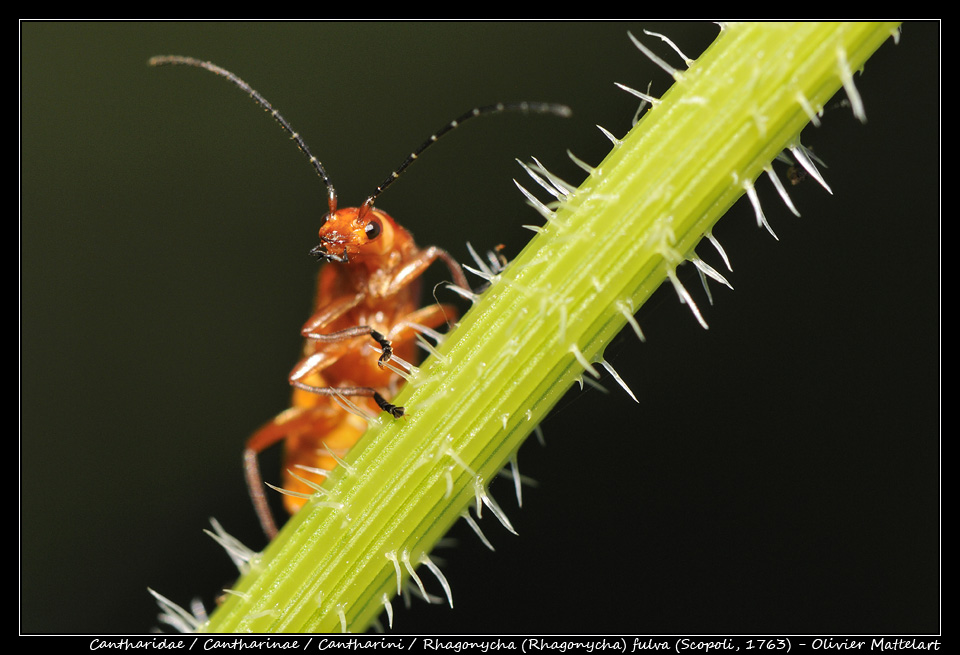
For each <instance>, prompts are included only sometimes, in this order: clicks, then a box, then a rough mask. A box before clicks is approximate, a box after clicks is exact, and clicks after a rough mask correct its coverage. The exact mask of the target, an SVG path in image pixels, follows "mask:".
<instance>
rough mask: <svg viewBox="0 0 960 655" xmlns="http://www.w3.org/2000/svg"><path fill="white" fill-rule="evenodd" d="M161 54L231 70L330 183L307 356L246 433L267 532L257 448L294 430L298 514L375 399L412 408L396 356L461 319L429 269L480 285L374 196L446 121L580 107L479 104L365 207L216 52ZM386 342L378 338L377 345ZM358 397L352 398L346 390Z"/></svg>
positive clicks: (290, 503) (290, 507) (293, 505)
mask: <svg viewBox="0 0 960 655" xmlns="http://www.w3.org/2000/svg"><path fill="white" fill-rule="evenodd" d="M149 64H150V65H151V66H165V65H184V66H192V67H195V68H202V69H205V70H207V71H210V72H211V73H214V74H216V75H219V76H220V77H223V78H226V79H227V80H228V81H230V82H232V83H233V84H234V85H236V86H237V87H239V88H240V89H241V90H243V91H245V92H246V93H247V94H248V95H249V96H250V97H251V98H252V99H253V101H254V102H256V103H257V104H258V105H260V107H262V108H263V109H264V110H266V111H267V112H269V113H270V114H271V116H272V117H273V118H274V120H276V122H277V123H278V124H279V125H280V127H281V129H283V130H284V131H285V132H287V133H288V134H289V135H290V137H291V139H292V140H293V141H294V142H295V143H296V145H297V147H298V148H299V149H300V151H301V152H303V154H304V155H305V156H306V157H307V159H308V160H309V162H310V164H311V165H312V166H313V168H314V170H315V171H316V173H317V175H318V176H319V177H320V179H321V180H322V181H323V183H324V184H325V185H326V189H327V201H328V212H327V214H326V215H325V216H324V220H323V224H322V226H321V227H320V233H319V236H320V243H319V244H318V245H317V246H315V247H314V248H313V249H312V250H311V251H310V253H311V254H312V255H314V256H315V257H316V258H317V259H318V260H320V261H321V262H323V263H324V265H323V266H321V268H320V272H319V276H318V280H317V292H316V297H315V300H314V310H313V314H312V315H311V316H310V318H309V319H308V320H307V322H306V323H305V324H304V326H303V328H302V329H301V331H300V333H301V335H302V336H303V337H304V339H305V341H304V348H303V356H302V358H301V359H300V361H299V362H298V363H297V365H296V366H294V368H293V371H292V372H291V373H290V376H289V383H290V384H291V386H293V387H294V390H293V399H292V403H291V407H290V408H288V409H287V410H285V411H283V412H281V413H280V414H279V415H277V416H276V417H275V418H274V419H272V420H271V421H269V422H268V423H266V424H265V425H264V426H262V427H261V428H260V429H259V430H257V431H256V432H255V433H254V434H253V435H252V436H251V437H250V438H249V439H248V440H247V443H246V448H245V450H244V471H245V474H246V481H247V486H248V488H249V491H250V496H251V498H252V500H253V504H254V508H255V509H256V513H257V517H258V518H259V520H260V524H261V526H262V527H263V530H264V532H265V533H266V535H267V536H268V537H270V538H273V536H274V535H275V534H276V533H277V525H276V522H275V521H274V518H273V514H272V512H271V511H270V508H269V505H268V503H267V498H266V495H265V493H264V490H263V486H264V484H263V480H262V477H261V473H260V466H259V463H258V456H259V454H260V453H261V452H263V451H264V450H265V449H267V448H269V447H270V446H272V445H274V444H275V443H277V442H279V441H284V446H285V449H284V473H283V489H280V491H282V492H284V506H285V508H286V509H287V511H288V512H290V513H291V514H293V513H295V512H296V511H297V510H299V509H300V508H301V507H302V506H303V505H304V504H305V503H306V501H307V498H309V497H310V495H311V494H312V493H313V492H314V490H315V489H317V488H318V485H320V484H322V482H323V480H324V478H325V477H326V475H325V474H326V472H327V471H330V470H332V469H333V468H334V467H336V466H337V463H338V459H339V457H340V455H342V454H344V453H346V452H347V451H348V450H349V449H350V448H351V447H352V446H353V445H354V444H355V443H356V442H357V440H358V439H359V438H360V437H361V436H362V434H363V433H364V431H365V430H366V427H367V425H366V420H365V419H364V418H363V416H362V415H361V414H362V413H363V411H364V410H367V411H370V412H373V413H376V412H379V411H383V412H387V413H389V414H390V415H391V416H393V417H395V418H399V417H401V416H403V412H404V410H403V408H402V407H398V406H396V405H393V404H391V403H390V402H389V400H388V399H389V398H392V397H393V396H394V394H395V393H396V391H397V387H398V386H399V382H400V376H399V375H398V374H397V373H396V372H395V371H393V370H391V367H390V366H389V365H388V364H389V362H390V360H391V359H394V358H397V359H400V360H404V361H406V362H412V361H413V359H414V356H415V351H416V335H417V333H418V331H421V330H431V329H434V328H437V327H439V326H441V325H443V324H444V323H448V322H451V321H453V320H455V319H456V316H457V313H456V310H455V308H454V307H452V306H451V305H447V304H433V305H429V306H427V307H422V308H421V307H419V303H420V301H419V298H420V276H421V275H422V274H423V273H424V271H426V270H427V268H429V267H430V265H431V264H433V263H434V262H436V261H437V260H440V261H442V262H443V263H444V264H445V265H446V267H447V268H448V269H449V272H450V275H451V276H452V278H453V283H454V284H455V285H456V286H458V287H460V288H462V289H469V285H468V283H467V280H466V278H465V276H464V274H463V271H462V270H461V268H460V265H459V264H458V263H457V262H456V260H455V259H454V258H453V257H452V256H451V255H450V254H449V253H447V252H446V251H445V250H442V249H440V248H438V247H436V246H430V247H427V248H422V249H421V248H418V247H417V245H416V244H415V243H414V240H413V237H412V236H411V235H410V233H409V232H407V231H406V230H405V229H403V228H402V227H401V226H400V225H399V224H397V222H396V221H395V220H394V219H393V218H391V217H390V216H389V215H388V214H386V213H385V212H383V211H381V210H379V209H376V208H375V207H374V206H373V203H374V200H375V199H376V198H377V197H378V196H379V195H380V193H382V192H383V190H384V189H386V188H387V187H388V186H389V185H390V184H392V183H393V182H394V181H395V180H396V179H397V178H398V177H399V176H400V174H401V173H402V172H403V171H404V170H405V169H406V168H407V167H408V166H409V165H410V164H412V163H413V162H414V161H415V160H416V159H417V158H418V157H419V156H420V154H421V153H422V152H423V151H424V150H426V149H427V148H428V147H429V146H431V145H433V144H434V143H436V141H437V140H438V139H439V138H440V137H441V136H443V135H444V134H446V133H447V132H449V131H451V130H453V129H455V128H456V127H459V126H460V125H461V124H462V123H463V122H464V121H466V120H469V119H471V118H474V117H476V116H482V115H488V114H498V113H503V112H524V113H547V114H554V115H557V116H569V115H570V109H569V108H568V107H566V106H564V105H557V104H552V103H533V102H529V103H528V102H520V103H509V104H508V103H500V104H495V105H489V106H485V107H479V108H476V109H473V110H471V111H469V112H467V113H466V114H464V115H462V116H460V117H459V118H457V119H456V120H454V121H451V122H450V123H447V124H446V125H445V126H444V127H443V128H441V129H440V130H438V131H437V132H436V133H434V134H433V135H432V136H431V137H430V138H429V139H427V140H426V141H425V142H424V143H423V144H422V145H420V147H419V148H417V149H416V150H415V151H413V152H412V153H410V155H409V156H408V157H407V158H406V159H405V160H404V162H403V163H402V164H401V165H400V166H399V167H398V168H397V169H396V170H395V171H393V172H392V173H391V174H390V175H389V176H388V177H387V178H386V179H385V180H384V181H383V182H382V183H381V184H380V185H379V186H378V187H377V188H376V190H375V191H374V192H373V193H372V194H371V195H370V196H369V197H367V199H366V200H365V201H364V202H363V204H362V205H361V206H359V207H349V208H344V209H338V208H337V193H336V190H335V189H334V186H333V183H332V182H331V180H330V177H329V176H328V175H327V172H326V170H325V169H324V167H323V165H322V164H321V163H320V160H319V159H317V158H316V157H315V156H313V154H312V153H311V152H310V149H309V148H308V147H307V144H306V143H305V142H304V141H303V139H302V138H301V137H300V135H299V133H297V132H296V131H294V130H293V128H292V127H291V126H290V124H289V123H288V122H287V121H286V119H284V118H283V116H281V115H280V113H279V112H278V111H277V110H276V109H274V108H273V106H272V105H271V104H270V103H269V102H267V100H266V99H265V98H264V97H263V96H261V95H260V94H259V93H258V92H257V91H255V90H254V89H253V88H251V87H250V85H248V84H247V83H246V82H244V81H243V80H241V79H240V78H239V77H237V76H236V75H234V74H233V73H231V72H230V71H228V70H226V69H224V68H221V67H220V66H217V65H215V64H213V63H210V62H208V61H202V60H199V59H194V58H192V57H181V56H159V57H153V58H152V59H150V61H149ZM374 344H376V345H377V346H378V347H379V350H377V349H375V348H373V347H372V346H373V345H374ZM347 397H350V398H354V399H355V400H356V405H357V406H356V408H354V409H348V408H347V406H346V404H345V403H344V402H342V401H341V400H340V399H341V398H344V399H345V398H347Z"/></svg>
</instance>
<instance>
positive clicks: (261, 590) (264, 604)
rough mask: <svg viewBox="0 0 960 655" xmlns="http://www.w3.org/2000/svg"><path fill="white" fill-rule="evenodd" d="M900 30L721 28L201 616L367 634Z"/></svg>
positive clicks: (234, 625) (230, 624) (221, 627)
mask: <svg viewBox="0 0 960 655" xmlns="http://www.w3.org/2000/svg"><path fill="white" fill-rule="evenodd" d="M895 30H896V24H892V23H838V24H823V23H801V24H787V23H764V24H743V25H728V26H725V28H724V30H723V31H722V32H721V34H720V36H719V37H718V38H717V40H716V41H715V43H714V44H713V45H712V46H711V47H710V48H708V50H707V51H706V52H705V53H704V54H703V55H702V56H701V57H700V58H699V59H698V60H697V61H696V62H695V63H694V64H692V65H691V66H690V68H689V69H687V70H684V71H681V72H678V73H677V74H676V76H675V77H676V78H677V83H676V84H675V85H674V86H673V87H672V88H671V89H670V90H669V91H668V92H667V93H666V94H664V96H663V97H662V98H661V99H660V101H659V102H657V103H656V104H654V105H653V106H652V108H651V109H650V110H649V111H648V112H647V113H646V115H645V116H644V117H643V118H642V119H641V120H640V121H639V123H638V124H637V126H636V127H635V128H634V129H633V130H631V132H630V133H629V134H628V135H627V136H626V137H625V138H624V139H623V140H622V142H618V143H616V145H615V146H614V148H613V151H612V152H611V153H610V155H609V156H608V157H607V158H606V159H605V160H604V161H603V162H602V163H601V164H600V165H599V166H598V167H597V168H595V169H594V170H593V172H592V173H591V174H590V175H589V176H588V178H587V180H586V181H585V182H584V183H583V185H581V187H580V188H579V189H577V190H576V191H574V192H570V193H569V194H564V193H559V192H558V195H559V196H560V198H559V202H558V203H556V209H555V211H553V210H548V209H547V208H546V207H543V208H542V209H543V213H544V214H545V216H546V217H547V218H548V220H547V223H546V225H545V226H544V227H543V228H542V230H541V231H540V232H539V234H537V236H536V237H535V238H534V239H533V240H532V241H531V243H530V244H529V246H528V247H527V248H526V249H524V251H523V252H522V253H521V254H520V255H519V256H518V257H517V259H516V260H514V261H513V262H512V263H511V264H510V265H509V267H507V269H506V270H505V271H503V272H501V273H500V274H499V275H497V276H496V277H495V278H494V280H493V281H492V284H491V285H490V288H489V289H488V290H487V291H486V292H485V293H484V294H483V295H482V297H481V299H480V300H479V301H478V302H477V303H476V305H475V306H474V308H473V309H472V310H471V311H470V312H469V313H468V314H467V316H465V317H464V319H463V321H462V322H461V324H460V326H459V327H458V329H457V330H456V331H455V332H453V333H452V334H451V335H450V336H449V338H448V339H447V340H446V342H445V343H443V344H442V345H441V346H440V347H439V349H438V350H439V353H438V355H437V356H433V357H431V358H430V359H428V360H427V361H426V362H425V363H424V365H423V366H422V367H421V368H420V370H419V371H418V372H416V374H415V375H414V376H413V379H412V380H411V382H410V383H409V384H408V385H407V386H406V388H405V389H404V391H403V392H402V393H401V394H400V396H399V397H398V398H397V400H396V402H397V403H399V404H402V405H404V406H405V407H406V408H407V416H406V418H405V419H403V420H392V419H387V420H384V419H381V420H380V423H379V424H373V425H371V428H370V430H368V433H367V434H366V435H365V436H364V438H363V440H362V441H361V442H360V444H358V446H357V447H356V448H355V449H354V450H353V451H352V452H351V453H350V455H349V457H348V458H347V460H346V465H344V466H340V467H338V468H337V469H336V471H335V472H334V473H333V474H332V475H331V477H330V479H329V480H328V482H327V484H326V485H324V491H323V493H322V494H318V496H317V498H316V500H315V501H313V502H311V503H309V504H308V505H307V506H306V507H305V508H304V509H303V510H301V511H300V512H299V513H298V514H297V515H295V516H294V517H293V518H292V519H291V520H290V521H289V522H288V524H287V526H286V527H285V528H284V529H283V530H282V531H281V533H280V535H279V536H278V538H277V539H276V540H275V541H274V542H273V543H271V544H270V546H269V547H268V548H267V549H266V550H265V551H264V552H263V553H262V555H258V556H256V557H254V558H253V559H252V560H251V561H250V563H249V569H250V570H249V572H248V573H247V574H246V575H244V576H243V578H242V579H241V580H240V582H239V583H238V584H237V586H236V592H237V595H231V596H229V597H228V598H227V600H226V601H225V602H224V603H223V605H221V606H220V608H219V609H218V610H217V611H216V612H215V613H214V615H213V616H212V617H211V619H210V621H209V623H208V624H206V625H205V626H203V629H205V630H207V631H211V632H229V631H256V632H269V631H289V632H297V631H324V632H334V631H340V630H341V629H343V628H346V629H348V630H350V631H362V630H365V629H366V628H367V627H368V626H369V625H370V623H371V622H372V621H373V620H374V619H376V618H377V617H378V616H379V615H381V614H382V613H383V611H384V599H385V598H392V597H393V596H394V595H395V594H396V593H397V589H398V584H399V582H398V576H399V577H400V578H402V579H403V580H404V584H405V583H406V582H405V581H406V580H408V579H409V578H411V571H412V570H413V569H415V568H417V567H418V565H419V564H420V563H421V562H425V561H426V560H423V559H422V558H424V557H425V556H426V554H427V553H429V552H430V551H431V550H432V549H433V547H434V545H435V544H436V543H437V541H438V540H439V539H440V538H441V537H443V536H444V535H445V534H446V532H447V531H448V530H449V528H450V527H451V525H452V524H453V523H454V522H455V521H457V520H458V519H459V518H460V517H461V516H462V514H463V513H464V512H465V511H466V510H467V508H468V507H469V506H471V505H474V506H475V508H476V509H475V511H477V512H479V511H480V510H481V509H484V510H486V511H488V512H492V513H495V514H498V513H499V508H498V507H497V505H496V503H495V502H494V501H493V499H492V498H491V497H490V496H489V495H488V493H487V491H486V483H487V481H489V480H490V479H491V478H492V477H493V476H494V475H496V473H497V472H498V471H499V470H500V469H502V468H503V467H504V466H505V464H506V463H507V462H508V461H509V460H510V457H511V456H512V455H513V454H514V453H516V451H517V449H518V448H519V447H520V445H521V444H522V442H523V441H524V439H525V438H526V437H527V436H528V434H529V433H530V432H531V430H532V429H533V428H534V426H536V425H537V423H538V422H539V421H540V420H541V419H542V418H543V417H544V416H545V415H546V414H547V412H549V411H550V409H551V407H553V405H554V404H555V403H556V402H557V400H558V399H559V398H560V397H561V395H562V394H563V393H564V392H565V391H566V390H567V389H568V388H569V387H570V385H571V384H573V383H574V382H575V381H576V380H577V378H579V377H581V376H583V375H591V374H594V373H595V372H596V365H597V364H598V363H602V361H603V359H602V358H603V350H604V348H605V346H606V344H608V343H609V342H610V340H611V339H612V338H613V337H614V336H615V335H616V334H617V333H618V332H619V331H620V330H621V329H623V327H624V326H625V325H626V324H627V322H628V320H629V317H632V315H633V313H634V312H635V311H636V310H637V309H638V308H639V307H640V306H641V305H642V304H643V303H644V302H645V301H646V299H647V298H649V296H650V295H651V294H652V293H653V292H654V290H656V289H657V287H659V286H660V284H661V283H663V282H664V281H665V280H670V281H671V282H672V283H673V284H674V286H676V287H677V290H678V293H681V297H683V294H684V290H683V288H682V286H679V282H678V281H677V278H676V275H675V271H676V268H677V266H679V265H680V264H682V263H684V262H685V261H688V260H691V259H695V257H696V256H695V254H694V249H695V247H696V246H697V244H698V243H699V242H700V240H701V239H702V238H703V237H704V236H705V235H708V234H709V233H710V230H711V228H712V226H713V225H714V223H715V222H716V221H717V220H718V219H719V218H720V216H722V215H723V214H724V213H725V212H726V210H727V209H728V208H729V207H730V206H731V205H732V204H733V203H734V202H735V201H736V200H737V199H738V198H739V197H740V196H741V195H743V194H744V193H745V192H748V193H751V194H752V185H753V183H754V181H755V180H756V179H757V178H758V177H759V176H760V175H761V174H762V173H763V172H764V171H765V170H770V171H772V169H770V168H769V167H770V163H771V161H772V160H773V158H774V157H776V156H777V155H778V154H779V153H780V152H781V151H783V150H784V149H785V148H787V147H790V146H791V145H794V144H796V143H797V141H796V139H797V138H798V135H799V133H800V130H801V129H802V128H803V127H804V126H805V125H806V124H807V123H808V122H809V121H810V119H811V115H812V112H816V111H818V110H820V109H821V108H822V107H823V105H824V104H825V103H826V102H827V101H828V100H829V99H830V98H831V97H832V96H833V95H834V94H835V93H836V91H837V90H838V89H839V88H841V86H846V87H847V90H848V96H850V95H851V94H852V93H853V90H852V89H853V87H852V77H851V76H850V71H856V70H857V69H859V68H860V67H861V66H862V65H863V63H864V62H865V61H866V59H867V58H868V57H869V56H870V55H871V54H872V53H873V52H874V51H875V50H876V49H877V48H878V47H879V46H880V44H881V43H883V42H884V41H885V40H886V39H887V38H888V37H890V35H891V34H892V33H893V32H894V31H895ZM647 40H648V41H650V40H651V39H650V38H649V37H647ZM851 104H852V106H853V107H854V108H855V109H856V107H857V102H856V97H855V93H854V94H853V96H851ZM761 217H762V215H761V214H760V213H759V209H758V222H761V221H762V218H761ZM686 298H687V302H688V304H689V305H690V307H691V309H695V306H694V305H693V303H692V300H691V299H690V298H689V296H686ZM498 517H499V516H498ZM501 520H502V521H503V522H504V524H505V525H506V526H507V527H509V522H508V520H507V519H506V517H502V519H501ZM407 562H409V567H408V566H407ZM430 567H431V564H428V565H427V566H426V567H424V566H421V567H419V570H418V574H417V575H420V576H423V575H424V572H425V571H427V570H428V568H430ZM432 575H433V574H431V576H432ZM414 582H416V580H415V581H414Z"/></svg>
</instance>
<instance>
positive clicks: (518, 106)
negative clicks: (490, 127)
mask: <svg viewBox="0 0 960 655" xmlns="http://www.w3.org/2000/svg"><path fill="white" fill-rule="evenodd" d="M504 112H522V113H524V114H531V113H532V114H553V115H555V116H561V117H563V118H569V117H570V116H571V115H572V114H573V112H572V111H571V110H570V108H569V107H567V106H566V105H559V104H555V103H551V102H499V103H497V104H495V105H487V106H485V107H476V108H474V109H471V110H470V111H468V112H467V113H465V114H464V115H463V116H460V117H459V118H457V119H455V120H452V121H450V122H449V123H447V124H446V125H444V126H443V127H442V128H440V129H439V130H437V131H436V132H434V133H433V134H432V135H431V136H430V138H429V139H427V140H426V141H424V142H423V143H422V144H421V145H420V147H419V148H417V149H416V150H414V151H413V152H411V153H410V154H409V155H408V156H407V158H406V159H405V160H404V161H403V163H402V164H400V166H398V167H397V169H396V170H394V171H393V172H392V173H390V175H388V176H387V179H385V180H384V181H383V182H381V183H380V185H379V186H378V187H377V190H376V191H374V192H373V193H372V194H371V195H370V196H369V197H368V198H367V199H366V200H365V201H364V203H363V207H362V208H361V210H360V216H363V214H365V213H366V212H367V210H368V209H370V208H371V207H372V206H373V201H374V200H376V198H377V196H379V195H380V194H381V193H383V191H384V189H386V188H387V187H388V186H390V185H391V184H393V182H394V180H396V179H397V178H398V177H400V174H401V173H402V172H403V171H405V170H406V169H407V167H408V166H409V165H410V164H412V163H413V162H414V161H416V160H417V158H418V157H419V156H420V153H422V152H423V151H424V150H426V149H427V148H429V147H430V146H432V145H433V144H434V143H436V142H437V140H438V139H440V137H442V136H443V135H444V134H446V133H447V132H450V131H452V130H454V129H456V128H458V127H460V126H461V125H462V124H463V123H465V122H466V121H468V120H470V119H471V118H476V117H477V116H487V115H490V114H502V113H504Z"/></svg>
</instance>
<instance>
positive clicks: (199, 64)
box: [147, 55, 337, 214]
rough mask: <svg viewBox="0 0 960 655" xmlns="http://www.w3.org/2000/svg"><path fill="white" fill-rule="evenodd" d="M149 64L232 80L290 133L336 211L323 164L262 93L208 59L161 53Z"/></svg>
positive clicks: (333, 192) (330, 184)
mask: <svg viewBox="0 0 960 655" xmlns="http://www.w3.org/2000/svg"><path fill="white" fill-rule="evenodd" d="M147 64H148V65H150V66H171V65H181V66H194V67H195V68H203V69H206V70H208V71H210V72H211V73H214V74H216V75H219V76H220V77H225V78H226V79H228V80H230V81H231V82H233V83H234V84H235V85H237V86H238V87H240V88H241V89H243V90H244V91H246V92H247V94H248V95H249V96H250V97H251V98H253V101H254V102H256V103H257V104H258V105H260V106H261V107H263V109H265V110H266V111H268V112H270V115H271V116H273V119H274V120H275V121H277V123H278V124H279V125H280V128H281V129H282V130H283V131H285V132H286V133H287V134H289V135H290V138H291V139H293V141H294V143H296V144H297V148H299V149H300V152H302V153H303V154H304V155H306V157H307V159H309V160H310V163H311V164H312V165H313V168H314V169H315V170H316V171H317V175H319V176H320V179H321V180H323V183H324V184H326V185H327V203H328V204H329V206H330V213H331V214H332V213H333V212H335V211H337V191H336V189H334V188H333V182H331V181H330V176H329V175H327V171H326V170H325V169H324V168H323V164H321V163H320V160H319V159H317V158H316V157H314V156H313V154H312V153H311V152H310V148H308V147H307V144H306V143H305V142H304V140H303V139H302V138H300V134H299V133H298V132H295V131H294V130H293V128H292V127H291V126H290V123H288V122H287V119H285V118H284V117H283V116H281V115H280V112H278V111H277V110H276V109H274V108H273V105H271V104H270V103H269V102H267V99H266V98H264V97H263V96H262V95H260V94H259V93H257V91H256V90H254V89H253V88H252V87H251V86H250V85H249V84H247V83H246V82H244V81H243V80H241V79H240V78H239V77H237V76H236V75H234V74H233V73H231V72H230V71H228V70H226V69H225V68H220V67H219V66H217V65H216V64H213V63H211V62H209V61H201V60H199V59H194V58H193V57H180V56H177V55H163V56H159V57H151V58H150V60H149V61H148V62H147Z"/></svg>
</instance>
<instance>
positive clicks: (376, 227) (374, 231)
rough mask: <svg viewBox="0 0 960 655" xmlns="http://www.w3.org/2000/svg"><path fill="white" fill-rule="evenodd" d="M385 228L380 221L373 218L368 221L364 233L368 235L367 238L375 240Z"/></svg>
mask: <svg viewBox="0 0 960 655" xmlns="http://www.w3.org/2000/svg"><path fill="white" fill-rule="evenodd" d="M382 230H383V228H382V227H381V226H380V221H376V220H371V221H370V222H369V223H367V225H366V227H364V228H363V231H364V233H365V234H366V235H367V239H369V240H371V241H373V240H374V239H376V238H377V237H378V236H380V232H381V231H382Z"/></svg>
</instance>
